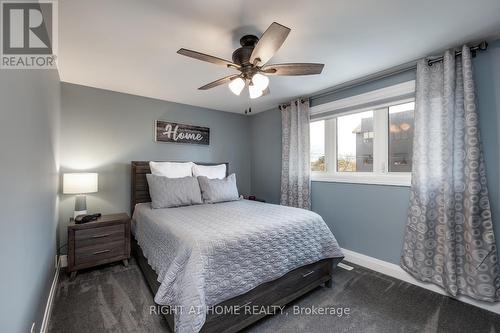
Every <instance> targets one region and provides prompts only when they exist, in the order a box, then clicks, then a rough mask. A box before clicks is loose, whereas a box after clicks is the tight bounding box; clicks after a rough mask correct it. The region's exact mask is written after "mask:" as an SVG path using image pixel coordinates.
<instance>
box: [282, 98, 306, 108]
mask: <svg viewBox="0 0 500 333" xmlns="http://www.w3.org/2000/svg"><path fill="white" fill-rule="evenodd" d="M298 100H300V103H305V102H306V100H307V99H305V98H299V99H298ZM290 105H292V103H291V102H288V103H281V104H280V105H278V109H280V110H281V109H282V108H286V107H287V106H290ZM295 105H297V100H295Z"/></svg>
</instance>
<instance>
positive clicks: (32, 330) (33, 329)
mask: <svg viewBox="0 0 500 333" xmlns="http://www.w3.org/2000/svg"><path fill="white" fill-rule="evenodd" d="M31 333H35V322H33V324H31Z"/></svg>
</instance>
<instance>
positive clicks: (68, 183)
mask: <svg viewBox="0 0 500 333" xmlns="http://www.w3.org/2000/svg"><path fill="white" fill-rule="evenodd" d="M95 192H97V173H65V174H64V175H63V193H64V194H85V193H95Z"/></svg>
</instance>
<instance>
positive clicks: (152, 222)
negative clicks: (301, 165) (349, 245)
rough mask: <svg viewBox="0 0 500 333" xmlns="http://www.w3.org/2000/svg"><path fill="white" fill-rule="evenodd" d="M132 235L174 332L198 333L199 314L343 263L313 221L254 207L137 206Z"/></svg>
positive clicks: (298, 213) (291, 211)
mask: <svg viewBox="0 0 500 333" xmlns="http://www.w3.org/2000/svg"><path fill="white" fill-rule="evenodd" d="M133 220H134V222H133V229H132V230H133V233H134V235H135V238H136V240H137V242H138V243H139V245H140V246H141V248H142V250H143V253H144V256H145V257H146V258H147V260H148V262H149V264H150V265H151V267H152V268H153V269H154V270H155V271H156V273H157V274H158V281H159V282H160V283H161V286H160V288H159V290H158V292H157V293H156V296H155V302H156V303H158V304H160V305H169V306H171V307H173V308H175V310H176V311H175V313H174V316H175V323H176V325H175V326H176V327H175V331H176V332H178V333H184V332H189V333H192V332H198V331H199V330H200V329H201V327H202V326H203V324H204V322H205V318H206V311H208V309H209V307H210V306H213V305H216V304H218V303H220V302H223V301H225V300H227V299H230V298H232V297H236V296H238V295H241V294H244V293H246V292H248V291H249V290H251V289H253V288H255V287H256V286H258V285H260V284H262V283H264V282H267V281H272V280H274V279H277V278H279V277H281V276H283V275H284V274H286V273H288V272H289V271H291V270H293V269H295V268H298V267H300V266H303V265H307V264H310V263H313V262H315V261H318V260H321V259H325V258H336V257H343V254H342V252H341V250H340V247H339V246H338V244H337V241H336V240H335V237H334V236H333V234H332V233H331V231H330V229H329V228H328V227H327V225H326V224H325V222H324V221H323V219H322V218H321V216H319V215H318V214H316V213H314V212H311V211H307V210H303V209H298V208H291V207H284V206H279V205H272V204H266V203H261V202H256V201H248V200H239V201H233V202H225V203H217V204H204V205H195V206H186V207H179V208H166V209H152V208H151V205H150V204H149V203H147V204H138V205H137V206H136V208H135V211H134V216H133Z"/></svg>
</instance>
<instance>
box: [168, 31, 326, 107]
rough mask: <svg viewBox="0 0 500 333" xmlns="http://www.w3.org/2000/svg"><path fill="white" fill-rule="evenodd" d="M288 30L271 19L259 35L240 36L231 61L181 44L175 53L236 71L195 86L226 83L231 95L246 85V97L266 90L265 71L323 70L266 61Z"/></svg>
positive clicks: (302, 72) (307, 72)
mask: <svg viewBox="0 0 500 333" xmlns="http://www.w3.org/2000/svg"><path fill="white" fill-rule="evenodd" d="M289 33H290V28H287V27H285V26H283V25H281V24H279V23H276V22H273V23H272V24H271V25H270V26H269V28H267V30H266V31H265V32H264V34H263V35H262V37H261V38H260V39H259V38H258V37H257V36H254V35H245V36H243V37H242V38H241V39H240V44H241V47H240V48H238V49H236V50H235V51H234V52H233V56H232V58H233V61H232V62H231V61H228V60H225V59H221V58H218V57H214V56H211V55H208V54H204V53H200V52H197V51H192V50H187V49H184V48H182V49H180V50H179V51H177V53H179V54H181V55H184V56H187V57H191V58H194V59H198V60H201V61H206V62H211V63H213V64H216V65H222V66H226V67H228V68H232V69H235V70H238V71H239V72H240V73H237V74H232V75H229V76H226V77H223V78H221V79H218V80H216V81H213V82H210V83H208V84H206V85H204V86H202V87H200V88H198V89H199V90H208V89H211V88H214V87H217V86H219V85H222V84H226V83H229V89H230V90H231V91H232V92H233V93H234V94H235V95H240V94H241V92H242V91H243V89H244V88H245V87H246V86H248V91H249V94H250V98H258V97H260V96H262V95H267V94H268V93H269V87H268V86H269V78H268V77H267V76H269V75H315V74H320V73H321V71H322V70H323V67H324V64H314V63H287V64H273V65H266V64H267V62H268V61H269V60H270V59H271V58H272V57H273V56H274V54H275V53H276V52H277V51H278V49H279V48H280V47H281V45H283V43H284V42H285V39H286V38H287V36H288V34H289Z"/></svg>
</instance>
